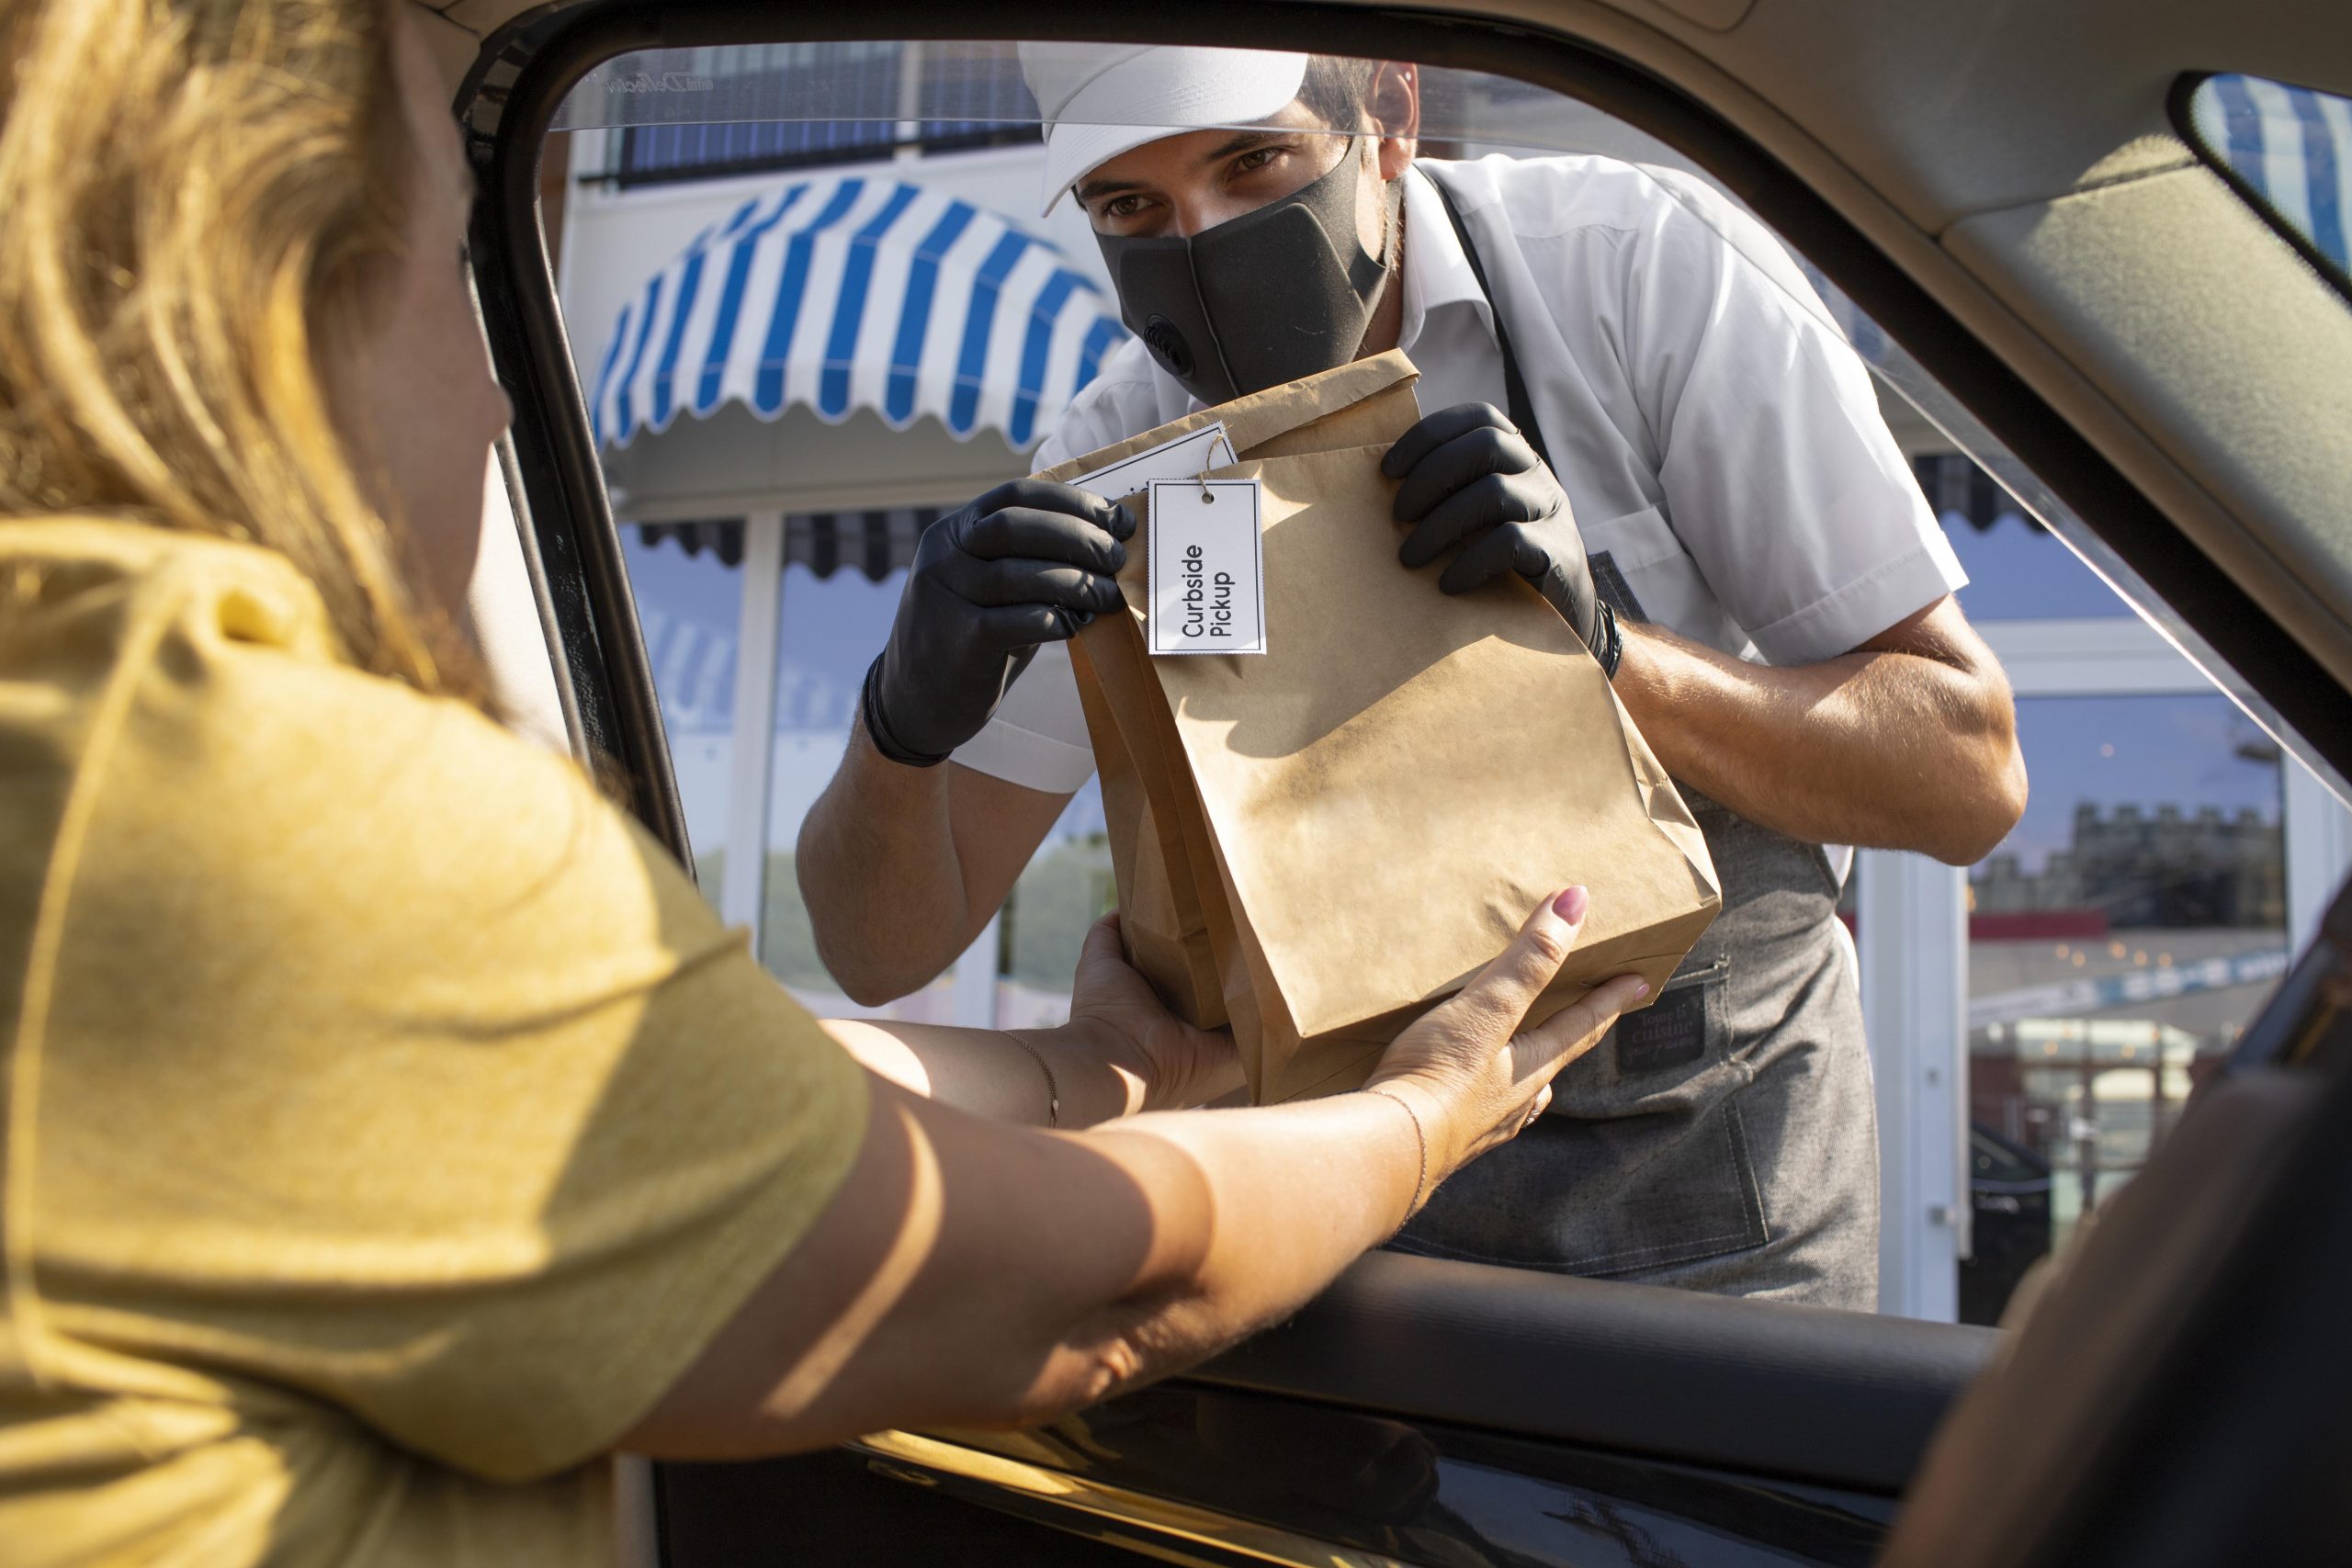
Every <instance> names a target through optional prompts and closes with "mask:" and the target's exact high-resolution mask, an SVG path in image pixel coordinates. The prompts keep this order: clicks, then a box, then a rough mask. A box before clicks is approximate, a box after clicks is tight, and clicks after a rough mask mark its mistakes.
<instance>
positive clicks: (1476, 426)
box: [1380, 403, 1615, 674]
mask: <svg viewBox="0 0 2352 1568" xmlns="http://www.w3.org/2000/svg"><path fill="white" fill-rule="evenodd" d="M1380 471H1381V472H1382V473H1384V474H1385V475H1387V476H1388V477H1389V478H1390V479H1402V480H1403V481H1404V483H1403V484H1402V485H1401V486H1400V487H1399V488H1398V490H1397V506H1396V513H1397V522H1399V523H1410V524H1414V525H1416V526H1415V527H1414V529H1413V531H1412V532H1411V533H1409V534H1408V535H1406V536H1405V543H1404V545H1403V546H1402V547H1399V548H1398V550H1397V558H1399V559H1401V560H1402V561H1404V563H1405V564H1406V565H1407V566H1408V567H1413V568H1419V567H1424V566H1427V565H1428V564H1429V563H1430V562H1431V561H1433V560H1435V559H1436V558H1438V557H1439V556H1441V555H1442V554H1444V553H1445V552H1446V551H1447V550H1450V549H1452V548H1453V547H1454V546H1456V545H1460V546H1462V547H1463V549H1462V553H1461V554H1460V555H1458V556H1456V557H1454V558H1453V560H1452V561H1451V562H1449V563H1448V564H1447V566H1446V569H1445V570H1444V572H1443V573H1442V574H1441V575H1440V576H1439V578H1438V580H1437V585H1438V587H1439V588H1441V589H1442V590H1443V591H1444V592H1448V593H1464V592H1468V591H1469V590H1471V589H1473V588H1476V587H1477V586H1478V585H1479V584H1480V583H1482V582H1486V581H1489V580H1491V579H1492V578H1494V577H1495V576H1497V575H1498V574H1499V573H1501V572H1503V571H1505V570H1510V571H1515V572H1517V573H1518V574H1519V575H1520V576H1521V577H1523V578H1525V579H1527V581H1530V582H1532V583H1533V584H1534V585H1535V587H1536V590H1537V591H1538V592H1541V593H1542V594H1543V595H1544V598H1546V599H1548V600H1550V601H1551V602H1552V607H1553V608H1554V609H1555V610H1557V611H1559V612H1560V616H1561V618H1562V619H1563V620H1566V622H1567V623H1568V625H1570V626H1574V627H1575V628H1576V631H1577V636H1578V637H1582V638H1584V642H1585V646H1586V647H1587V648H1589V649H1594V650H1595V651H1596V652H1600V651H1601V650H1603V649H1605V648H1606V647H1607V645H1608V644H1609V643H1610V642H1611V641H1613V640H1614V628H1613V627H1611V626H1606V625H1604V624H1603V619H1602V612H1601V609H1600V595H1599V594H1598V593H1597V592H1595V591H1594V589H1593V585H1592V567H1591V565H1590V564H1589V562H1587V561H1586V559H1585V554H1584V538H1583V536H1581V535H1580V534H1578V533H1577V520H1576V516H1575V514H1574V513H1572V512H1570V511H1569V509H1568V498H1567V495H1566V492H1565V491H1562V490H1561V489H1560V481H1559V480H1558V479H1555V478H1554V477H1553V475H1552V470H1551V469H1550V468H1545V467H1544V460H1543V459H1542V458H1541V457H1537V456H1536V455H1535V449H1534V448H1533V447H1532V446H1529V445H1528V444H1527V438H1526V437H1525V436H1523V435H1521V434H1520V433H1519V427H1518V426H1516V425H1514V424H1512V423H1511V422H1510V420H1509V419H1507V418H1505V417H1504V416H1503V412H1502V411H1501V410H1500V409H1498V408H1495V407H1493V406H1492V405H1491V404H1487V403H1461V404H1457V405H1456V406H1454V407H1453V408H1450V409H1442V410H1440V411H1439V412H1436V413H1433V414H1430V416H1429V417H1428V418H1426V419H1424V420H1422V421H1421V423H1419V424H1417V425H1415V426H1413V428H1412V429H1410V430H1408V431H1407V432H1405V434H1402V435H1400V436H1398V437H1397V444H1396V445H1395V446H1391V447H1389V448H1388V454H1387V456H1385V457H1383V458H1381V459H1380ZM1603 662H1604V665H1605V666H1606V665H1611V664H1613V660H1608V659H1605V658H1604V660H1603ZM1611 673H1612V674H1613V673H1615V671H1614V670H1613V668H1612V669H1611Z"/></svg>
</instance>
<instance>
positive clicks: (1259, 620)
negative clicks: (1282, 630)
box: [1148, 479, 1266, 653]
mask: <svg viewBox="0 0 2352 1568" xmlns="http://www.w3.org/2000/svg"><path fill="white" fill-rule="evenodd" d="M1150 586H1151V614H1150V615H1149V616H1148V620H1149V622H1150V635H1151V651H1152V652H1154V653H1263V652H1265V651H1266V558H1265V552H1264V549H1263V548H1262V547H1261V543H1260V541H1259V537H1258V481H1257V480H1256V479H1155V480H1154V481H1152V486H1151V560H1150Z"/></svg>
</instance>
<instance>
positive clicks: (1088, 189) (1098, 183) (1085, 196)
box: [1070, 180, 1143, 206]
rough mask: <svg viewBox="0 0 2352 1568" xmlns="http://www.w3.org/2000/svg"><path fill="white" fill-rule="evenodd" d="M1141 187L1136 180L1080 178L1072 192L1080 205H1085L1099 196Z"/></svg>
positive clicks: (1118, 193)
mask: <svg viewBox="0 0 2352 1568" xmlns="http://www.w3.org/2000/svg"><path fill="white" fill-rule="evenodd" d="M1141 189H1143V186H1142V185H1141V184H1139V183H1138V182H1136V181H1135V180H1080V181H1079V182H1078V185H1077V186H1076V187H1075V188H1074V189H1072V190H1071V192H1070V194H1071V195H1072V196H1074V197H1078V199H1079V203H1080V205H1081V206H1083V205H1084V204H1086V203H1087V202H1090V201H1092V200H1093V199H1094V198H1095V197H1098V196H1117V195H1120V194H1121V193H1122V192H1125V191H1131V190H1141Z"/></svg>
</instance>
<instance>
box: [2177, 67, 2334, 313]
mask: <svg viewBox="0 0 2352 1568" xmlns="http://www.w3.org/2000/svg"><path fill="white" fill-rule="evenodd" d="M2189 101H2190V111H2191V114H2192V116H2193V118H2195V120H2196V122H2197V132H2198V135H2199V137H2200V138H2202V139H2203V141H2205V144H2206V146H2207V147H2208V148H2209V149H2210V150H2211V152H2212V153H2213V154H2214V155H2215V156H2217V157H2219V158H2221V159H2222V161H2223V162H2225V163H2227V164H2229V166H2230V168H2231V169H2232V170H2233V172H2235V173H2236V175H2238V177H2239V178H2241V179H2243V180H2245V183H2246V184H2247V185H2248V186H2251V187H2253V189H2254V192H2255V194H2256V196H2258V197H2261V198H2262V200H2263V201H2265V202H2266V203H2267V204H2268V206H2269V208H2270V209H2271V211H2272V212H2273V213H2274V214H2275V215H2276V216H2277V217H2278V219H2279V220H2280V221H2282V222H2284V223H2285V224H2286V225H2287V226H2288V227H2289V228H2290V229H2292V230H2294V231H2296V232H2297V233H2299V234H2301V236H2302V237H2303V238H2304V239H2305V240H2306V241H2308V242H2310V243H2311V246H2312V249H2313V250H2315V251H2317V252H2318V253H2319V254H2321V255H2323V256H2324V257H2326V258H2327V259H2328V260H2329V261H2330V262H2332V263H2334V264H2335V266H2336V268H2337V269H2338V270H2339V271H2344V272H2352V100H2346V99H2344V98H2339V97H2336V96H2334V95H2333V94H2329V93H2315V92H2313V91H2312V90H2311V89H2310V88H2309V87H2290V86H2286V85H2283V84H2280V83H2278V82H2266V81H2264V80H2263V79H2262V78H2261V77H2259V76H2239V75H2222V76H2211V77H2208V78H2207V79H2206V80H2205V81H2204V82H2202V83H2200V84H2199V86H2198V88H2197V91H2196V92H2195V94H2193V95H2192V96H2191V97H2190V100H2189Z"/></svg>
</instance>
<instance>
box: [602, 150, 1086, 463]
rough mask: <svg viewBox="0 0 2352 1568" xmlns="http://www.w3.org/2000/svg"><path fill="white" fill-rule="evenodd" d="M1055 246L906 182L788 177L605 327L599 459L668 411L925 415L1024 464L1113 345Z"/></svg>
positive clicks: (719, 227) (691, 248) (699, 238)
mask: <svg viewBox="0 0 2352 1568" xmlns="http://www.w3.org/2000/svg"><path fill="white" fill-rule="evenodd" d="M1126 335H1127V333H1126V329H1125V327H1123V326H1122V325H1120V323H1119V319H1118V310H1117V307H1116V306H1115V305H1114V303H1113V302H1112V301H1111V300H1110V299H1109V298H1108V297H1107V296H1105V295H1104V293H1103V290H1102V289H1101V288H1098V287H1097V286H1096V285H1095V283H1094V282H1093V280H1092V279H1091V278H1089V277H1087V276H1085V275H1084V274H1082V273H1080V272H1078V271H1076V270H1074V269H1073V268H1072V267H1071V266H1070V265H1069V258H1068V257H1067V256H1066V255H1065V254H1063V253H1062V251H1061V250H1060V249H1059V248H1058V247H1057V246H1056V245H1055V244H1054V243H1052V242H1050V241H1048V240H1045V239H1041V238H1039V237H1038V236H1037V235H1035V234H1032V233H1028V232H1026V231H1023V230H1022V229H1019V228H1016V227H1015V226H1013V225H1012V223H1010V222H1008V221H1006V220H1004V219H1002V218H1001V217H999V216H997V215H996V214H995V213H992V212H989V211H986V210H984V209H980V208H978V207H975V206H973V205H972V204H971V203H970V202H968V201H965V200H962V199H960V198H958V197H951V196H947V195H945V194H944V193H942V192H939V191H935V190H931V189H927V188H925V187H924V186H919V185H911V184H909V183H907V182H906V181H903V180H895V179H874V178H870V177H865V176H859V175H834V176H829V177H825V178H820V179H809V180H800V181H796V182H795V183H793V184H791V185H788V186H784V187H783V188H782V189H780V190H777V191H775V193H773V194H771V195H767V196H761V197H753V198H752V199H751V200H749V201H746V202H744V203H743V204H742V205H741V207H739V208H737V209H735V211H734V213H733V214H732V215H731V216H729V218H728V220H726V221H725V222H724V223H719V224H716V225H714V226H713V227H711V228H709V229H707V230H705V231H703V232H702V233H700V234H698V235H696V236H695V241H694V243H692V244H690V245H688V246H687V247H686V248H685V250H684V252H683V253H681V254H679V255H678V256H677V258H676V259H674V260H673V261H672V262H671V263H670V264H669V265H667V266H665V267H663V268H662V270H661V271H660V272H657V273H655V274H654V275H653V276H652V277H651V278H650V279H648V280H647V282H646V284H645V287H644V288H642V289H640V290H639V292H638V294H637V297H636V298H635V299H631V300H630V301H629V302H628V305H627V306H626V307H624V308H623V310H621V313H620V318H619V320H617V321H615V322H614V323H613V330H612V336H611V338H610V340H609V342H608V343H607V344H605V350H604V353H603V355H602V356H601V359H600V361H599V369H598V370H597V373H596V389H595V396H594V399H593V400H591V402H590V404H589V411H590V415H591V417H592V419H593V420H594V424H595V432H596V439H597V442H598V444H599V445H600V446H627V445H628V443H629V442H630V441H631V440H633V439H634V438H635V437H637V436H638V435H639V434H643V433H645V432H647V431H661V430H664V429H666V428H668V427H669V425H670V424H671V423H672V422H673V421H674V420H675V419H676V418H677V417H678V415H679V414H680V413H681V412H685V413H691V414H694V415H695V416H696V417H697V418H699V417H703V416H707V415H708V414H710V413H711V412H714V411H716V410H717V409H718V408H720V407H721V406H723V405H725V404H726V403H728V402H730V401H733V402H740V403H741V404H743V405H744V406H745V407H746V408H749V409H750V410H751V411H752V412H754V413H756V414H758V415H760V416H761V417H762V418H763V419H776V418H780V417H782V415H783V413H784V412H785V411H786V409H788V408H791V407H793V406H794V405H796V404H797V405H799V406H801V407H805V408H808V409H810V410H812V411H814V412H815V413H816V414H817V416H818V417H819V418H820V419H823V420H826V421H829V422H831V423H840V422H841V421H842V420H845V419H847V418H848V417H849V416H850V415H851V414H852V413H854V412H856V411H858V410H859V409H868V410H871V411H873V412H875V413H876V414H879V415H880V416H881V418H882V420H883V422H884V423H887V424H888V425H889V426H890V427H891V428H892V429H894V430H903V429H905V428H906V427H907V426H909V425H910V424H912V423H914V422H915V421H916V420H917V419H919V418H921V417H922V416H923V415H924V414H930V415H932V416H933V417H934V418H936V419H937V420H938V421H939V422H940V423H942V424H944V425H945V426H946V427H947V430H948V432H949V434H953V435H954V436H955V437H956V439H957V440H959V441H960V440H965V439H968V438H969V437H970V436H971V435H972V434H973V433H974V432H976V431H978V430H979V429H980V428H981V427H983V426H986V427H988V428H989V429H992V430H995V431H998V432H1000V433H1001V434H1002V435H1003V436H1004V439H1005V441H1006V442H1007V443H1008V444H1009V445H1011V446H1012V448H1013V449H1014V450H1015V451H1025V450H1026V449H1027V448H1028V447H1029V446H1032V445H1033V444H1035V442H1036V441H1037V440H1039V439H1040V438H1041V437H1043V436H1044V435H1045V434H1046V432H1047V431H1048V430H1050V429H1051V428H1052V427H1053V423H1054V421H1055V420H1056V419H1057V418H1058V417H1059V415H1060V413H1061V411H1062V409H1063V408H1064V407H1065V406H1067V405H1068V403H1069V400H1070V399H1071V398H1072V397H1074V396H1075V395H1076V394H1077V392H1078V389H1080V387H1083V386H1085V385H1086V383H1087V382H1089V381H1091V380H1092V379H1093V378H1094V372H1095V370H1096V368H1097V367H1099V366H1100V365H1101V364H1102V362H1103V356H1104V355H1106V354H1108V353H1109V352H1110V351H1111V350H1112V349H1113V348H1114V347H1116V346H1117V345H1118V344H1119V343H1120V342H1121V341H1122V340H1123V339H1125V337H1126Z"/></svg>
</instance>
